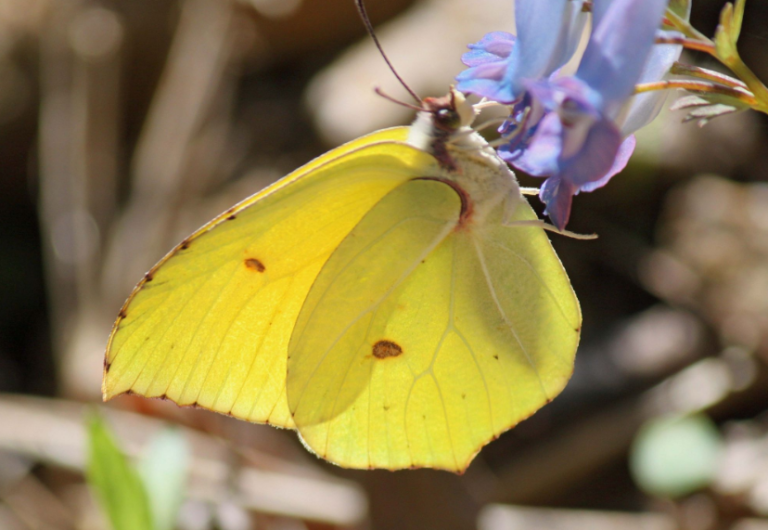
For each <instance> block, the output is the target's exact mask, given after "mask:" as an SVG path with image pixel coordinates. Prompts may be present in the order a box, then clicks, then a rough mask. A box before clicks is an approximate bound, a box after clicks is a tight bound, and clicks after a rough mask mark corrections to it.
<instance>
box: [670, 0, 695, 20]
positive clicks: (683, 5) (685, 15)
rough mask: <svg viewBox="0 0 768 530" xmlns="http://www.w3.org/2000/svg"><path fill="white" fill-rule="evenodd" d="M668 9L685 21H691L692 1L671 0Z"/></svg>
mask: <svg viewBox="0 0 768 530" xmlns="http://www.w3.org/2000/svg"><path fill="white" fill-rule="evenodd" d="M667 9H669V10H670V11H672V12H673V13H674V14H676V15H677V16H679V17H680V18H682V19H683V20H689V19H690V17H691V0H669V5H668V6H667Z"/></svg>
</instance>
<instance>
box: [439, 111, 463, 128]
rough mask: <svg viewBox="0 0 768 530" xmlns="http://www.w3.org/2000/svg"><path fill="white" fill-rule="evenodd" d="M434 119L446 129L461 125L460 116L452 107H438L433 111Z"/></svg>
mask: <svg viewBox="0 0 768 530" xmlns="http://www.w3.org/2000/svg"><path fill="white" fill-rule="evenodd" d="M435 120H436V121H437V122H438V124H439V125H440V126H441V127H443V128H446V129H458V128H459V127H460V126H461V117H460V116H459V113H458V112H456V111H455V110H453V109H446V108H443V109H439V110H438V111H437V112H435Z"/></svg>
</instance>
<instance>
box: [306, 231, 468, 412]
mask: <svg viewBox="0 0 768 530" xmlns="http://www.w3.org/2000/svg"><path fill="white" fill-rule="evenodd" d="M415 218H416V217H409V218H407V219H404V220H403V221H401V222H400V223H398V224H397V225H395V226H399V225H400V224H402V223H404V222H405V221H406V220H409V219H415ZM422 219H425V220H427V221H429V222H433V223H434V221H432V220H431V219H426V218H422ZM435 224H439V223H435ZM453 227H454V224H453V223H451V224H450V225H449V226H448V227H447V229H443V230H442V231H441V232H440V233H439V234H438V236H437V237H436V238H435V239H434V240H433V244H432V245H430V246H429V247H428V248H427V250H426V251H425V252H423V253H422V254H421V255H419V256H418V257H417V258H416V259H415V260H414V262H413V264H412V266H411V267H409V268H408V269H406V271H405V272H404V273H403V274H402V275H401V276H400V278H398V279H397V281H396V282H395V283H394V284H392V286H391V287H390V288H389V289H387V290H386V291H385V292H384V294H383V295H382V296H381V297H379V299H378V300H376V301H375V302H374V303H373V304H371V305H370V306H368V308H366V309H365V310H363V311H361V312H360V314H359V315H358V316H357V317H355V318H354V319H353V320H352V322H350V323H349V324H347V326H345V327H344V329H342V330H341V332H340V333H339V334H338V335H337V336H336V338H335V339H334V340H333V342H332V343H331V345H330V346H329V347H328V348H327V349H326V350H325V352H323V356H322V357H321V358H320V361H319V362H318V363H317V364H316V365H315V367H314V369H313V370H312V373H311V374H310V376H309V378H308V379H307V382H306V384H305V385H304V388H303V389H302V391H301V395H300V396H299V399H298V401H297V402H296V409H297V410H298V408H299V404H300V403H301V401H302V399H303V398H304V393H305V392H306V389H307V387H308V386H309V383H310V382H311V381H312V379H314V377H315V374H316V373H317V370H318V369H319V368H320V366H321V365H322V364H323V363H324V362H325V359H326V357H327V356H328V354H329V353H330V352H331V350H333V348H334V347H335V346H336V344H338V342H339V340H341V338H342V337H343V336H344V335H345V334H346V332H347V331H348V330H349V328H351V327H352V326H354V325H355V324H357V322H358V321H359V320H360V319H361V318H363V317H364V316H365V315H366V314H368V313H369V312H371V311H372V310H374V309H375V308H377V307H378V306H379V305H380V304H381V303H382V302H383V301H384V300H385V299H386V298H387V297H388V296H389V295H390V294H392V292H393V291H394V290H395V289H397V288H398V287H399V286H400V284H402V283H403V281H405V280H406V279H407V278H408V276H410V275H411V273H413V271H414V270H415V269H416V267H418V266H419V264H420V263H421V261H422V260H423V259H425V258H426V257H427V256H428V255H429V254H430V253H431V252H432V251H433V250H434V249H435V247H437V245H438V244H439V243H440V242H441V241H442V240H443V239H445V236H446V235H447V234H448V232H450V231H451V230H453ZM394 228H395V227H393V228H391V229H390V230H387V232H385V233H384V234H382V235H381V236H379V237H378V238H376V240H375V242H378V240H380V239H381V238H382V237H383V236H384V235H386V234H388V233H389V232H390V231H391V230H393V229H394ZM373 243H374V242H371V243H370V244H369V245H372V244H373ZM369 245H366V249H367V248H368V246H369ZM362 252H363V251H361V252H358V253H357V254H356V255H355V257H354V258H353V259H352V260H350V262H349V263H348V264H347V265H345V267H344V269H342V271H340V272H339V273H338V274H337V275H336V278H338V277H339V276H340V274H341V272H343V271H344V270H346V269H347V267H349V266H351V265H352V263H353V262H354V261H355V259H356V258H357V257H358V256H359V255H360V254H362ZM321 273H322V272H321ZM336 278H334V282H332V283H331V285H332V284H333V283H335V281H336ZM330 287H331V286H330V285H329V286H328V288H327V289H326V290H325V291H324V292H323V294H322V295H321V298H320V299H322V298H323V297H325V294H326V293H327V292H328V290H329V289H330ZM319 305H320V304H319V302H318V303H317V304H316V305H315V307H313V308H312V312H311V313H310V314H309V317H307V322H310V321H311V320H312V318H313V317H314V314H315V311H316V310H317V307H318V306H319Z"/></svg>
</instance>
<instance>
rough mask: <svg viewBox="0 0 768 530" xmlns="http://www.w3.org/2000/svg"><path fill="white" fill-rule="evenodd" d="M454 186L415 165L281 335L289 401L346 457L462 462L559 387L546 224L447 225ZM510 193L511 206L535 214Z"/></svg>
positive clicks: (353, 460)
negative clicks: (287, 338)
mask: <svg viewBox="0 0 768 530" xmlns="http://www.w3.org/2000/svg"><path fill="white" fill-rule="evenodd" d="M460 210H461V201H460V200H459V197H458V195H457V194H456V192H455V191H454V190H453V189H452V188H451V187H449V186H447V185H445V184H444V183H441V182H437V181H429V180H415V181H411V182H408V183H405V184H403V185H401V186H399V187H398V188H396V189H394V190H393V191H392V192H390V193H389V194H388V195H387V196H386V197H385V198H383V199H382V200H381V201H380V202H379V203H378V204H377V205H376V206H375V207H374V208H373V209H372V210H371V211H370V212H368V213H367V214H366V216H365V217H364V218H363V219H362V220H361V221H360V222H359V223H358V225H357V226H355V228H354V229H353V230H352V232H350V234H349V235H348V236H347V237H346V238H345V240H344V241H343V242H342V243H341V244H340V245H339V247H338V248H337V249H336V251H335V252H334V253H333V255H332V256H331V257H330V258H329V260H328V261H327V262H326V264H325V265H324V267H323V269H322V271H321V272H320V274H319V275H318V277H317V279H316V281H315V284H314V286H313V287H312V289H311V291H310V293H309V296H308V297H307V301H306V303H305V305H304V307H303V308H302V311H301V314H300V316H299V318H298V320H297V325H296V330H295V331H294V335H293V337H292V339H291V344H290V346H289V360H288V379H287V384H288V402H289V407H290V410H291V412H292V413H293V415H294V420H295V422H296V425H297V428H298V430H299V433H300V435H301V437H302V440H303V441H304V442H305V444H306V445H307V446H308V447H309V448H310V449H311V450H313V451H314V452H316V453H317V454H319V455H321V456H322V457H323V458H326V459H328V460H330V461H332V462H335V463H337V464H339V465H342V466H344V467H355V468H369V467H376V468H388V469H400V468H407V467H433V468H441V469H447V470H451V471H455V472H461V471H463V470H464V469H465V468H466V467H467V466H468V465H469V462H470V461H471V460H472V458H473V457H474V455H475V454H476V453H477V452H478V451H479V450H480V448H481V447H482V446H483V445H485V444H486V443H488V442H489V441H490V440H492V439H494V438H495V437H497V436H498V435H499V434H500V433H502V432H503V431H505V430H507V429H509V428H510V427H512V426H514V425H515V424H517V423H518V422H519V421H521V420H522V419H524V418H526V417H528V416H530V415H531V414H533V412H535V411H536V410H538V409H539V408H540V407H542V406H543V405H544V404H546V403H547V402H548V401H549V400H551V399H552V398H553V397H554V396H555V395H556V394H557V393H559V392H560V390H562V388H563V387H564V385H565V383H566V382H567V380H568V378H569V377H570V374H571V371H572V367H573V357H574V354H575V350H576V345H577V343H578V336H579V326H580V321H581V317H580V313H579V307H578V303H577V301H576V298H575V296H574V294H573V291H572V289H571V286H570V282H569V281H568V278H567V276H566V274H565V272H564V270H563V268H562V265H561V264H560V261H559V259H558V258H557V256H556V255H555V253H554V251H553V249H552V247H551V245H550V243H549V240H548V238H547V237H546V235H545V234H544V232H543V230H541V229H539V228H533V227H525V228H522V227H507V226H503V225H502V208H501V207H499V208H497V209H496V211H494V212H492V215H491V216H490V218H488V219H487V220H486V222H484V223H483V225H482V226H461V227H458V226H457V224H458V222H459V214H460ZM535 218H536V217H535V214H534V213H533V211H532V210H531V209H530V207H529V206H528V204H527V203H526V202H525V201H523V200H521V201H520V203H519V204H518V207H517V208H516V210H515V214H514V219H535Z"/></svg>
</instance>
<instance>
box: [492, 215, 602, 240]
mask: <svg viewBox="0 0 768 530" xmlns="http://www.w3.org/2000/svg"><path fill="white" fill-rule="evenodd" d="M504 226H535V227H537V228H543V229H544V230H549V231H550V232H555V233H556V234H560V235H561V236H565V237H570V238H572V239H581V240H589V239H597V234H577V233H576V232H571V231H570V230H560V229H559V228H557V227H556V226H553V225H551V224H549V223H546V222H544V221H542V220H541V219H535V220H534V219H532V220H524V221H508V222H505V223H504Z"/></svg>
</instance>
